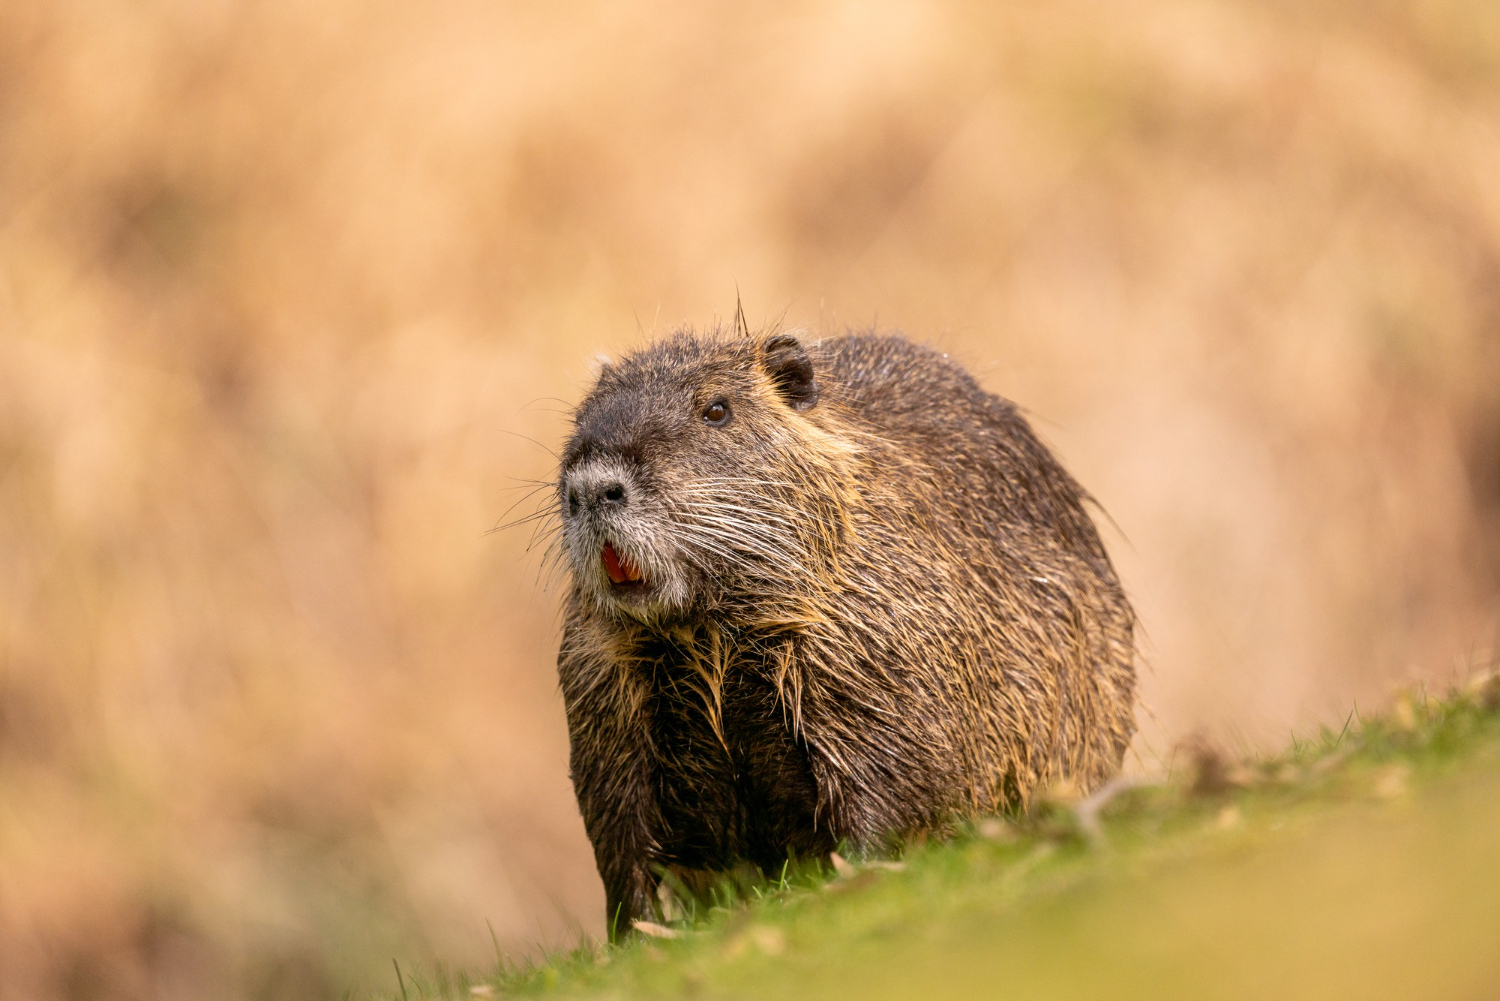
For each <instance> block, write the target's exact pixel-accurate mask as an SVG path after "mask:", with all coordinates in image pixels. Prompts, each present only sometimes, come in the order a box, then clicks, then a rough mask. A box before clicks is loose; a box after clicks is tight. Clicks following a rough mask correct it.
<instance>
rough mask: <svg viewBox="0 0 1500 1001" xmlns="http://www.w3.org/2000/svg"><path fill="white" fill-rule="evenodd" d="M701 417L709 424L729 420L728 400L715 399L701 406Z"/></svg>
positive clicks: (722, 422)
mask: <svg viewBox="0 0 1500 1001" xmlns="http://www.w3.org/2000/svg"><path fill="white" fill-rule="evenodd" d="M703 419H704V420H705V421H707V422H708V423H710V424H724V423H726V422H727V421H728V420H729V401H728V400H715V401H713V402H712V403H710V404H709V405H708V406H706V407H704V408H703Z"/></svg>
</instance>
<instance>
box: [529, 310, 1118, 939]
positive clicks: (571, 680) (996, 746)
mask: <svg viewBox="0 0 1500 1001" xmlns="http://www.w3.org/2000/svg"><path fill="white" fill-rule="evenodd" d="M719 400H722V401H725V402H726V403H727V405H728V407H729V414H730V417H729V419H728V420H727V421H726V422H725V423H724V424H723V425H722V426H713V425H711V424H710V423H708V421H707V417H706V416H705V414H709V415H712V414H717V413H718V412H717V411H712V410H709V411H705V408H706V407H708V406H710V405H711V404H712V403H714V402H715V401H719ZM1085 496H1086V495H1085V494H1084V492H1083V491H1082V490H1081V488H1080V487H1079V486H1078V485H1077V483H1075V482H1074V480H1073V479H1072V478H1071V477H1070V476H1069V475H1068V474H1067V473H1066V472H1065V471H1064V470H1063V469H1062V467H1061V466H1060V465H1059V464H1058V463H1057V461H1056V460H1055V459H1054V458H1053V457H1052V455H1051V454H1050V453H1049V452H1048V451H1047V449H1046V448H1045V447H1044V446H1043V445H1042V444H1041V443H1040V442H1039V441H1038V440H1037V438H1036V436H1035V435H1034V434H1033V433H1032V431H1031V429H1030V427H1029V426H1028V425H1027V423H1026V421H1025V420H1024V419H1023V418H1022V417H1021V415H1020V414H1019V413H1018V412H1017V410H1016V408H1015V406H1014V405H1012V404H1011V403H1008V402H1006V401H1004V400H1001V399H999V398H997V397H995V396H992V395H990V394H988V393H986V392H984V391H983V390H982V389H980V388H979V386H978V385H977V384H976V383H975V382H974V380H973V379H972V378H971V377H970V376H969V375H968V374H967V373H965V372H964V371H963V370H962V369H961V368H960V367H959V366H958V365H957V364H955V363H954V362H952V361H950V360H949V359H948V357H947V356H946V355H941V354H938V353H937V352H934V351H931V350H929V349H926V348H922V347H918V346H916V345H913V344H911V343H910V342H908V341H906V340H904V339H902V338H900V337H893V336H877V335H874V334H858V335H847V336H842V337H836V338H831V339H828V340H825V341H822V342H820V343H817V344H814V345H811V346H808V347H806V348H804V347H803V346H802V345H801V344H800V343H799V342H798V341H797V339H796V338H794V337H791V336H789V335H786V334H774V333H773V334H762V335H756V336H747V335H746V336H727V335H723V334H718V333H715V334H711V335H706V336H705V335H695V334H691V333H680V334H677V335H674V336H672V337H670V338H667V339H666V340H664V341H662V342H660V343H657V344H655V345H653V346H651V347H649V348H647V349H645V350H643V351H641V352H639V353H637V354H635V355H633V356H631V357H629V358H627V359H625V360H624V361H623V362H622V363H620V364H618V365H615V366H610V367H606V369H605V370H604V371H603V373H602V374H601V376H600V378H599V380H598V383H597V385H595V387H594V388H593V390H592V391H591V392H590V393H589V395H588V397H587V398H586V399H585V400H584V402H583V403H582V404H581V405H580V407H579V409H578V411H577V413H576V414H575V431H574V434H573V436H572V438H571V440H570V441H569V444H568V447H567V450H566V452H565V454H564V455H563V461H562V468H561V471H560V475H559V481H558V504H559V513H560V527H561V530H562V535H561V540H562V542H563V546H564V552H565V554H566V556H567V558H568V560H569V561H570V565H571V570H572V589H571V594H570V598H569V601H568V608H567V618H566V627H565V632H564V637H563V641H562V648H561V652H560V653H559V656H558V668H559V673H560V676H561V683H562V690H563V696H564V699H565V701H566V704H567V712H568V724H569V731H570V735H571V740H572V766H573V768H572V772H573V782H574V787H575V790H576V792H577V795H578V802H579V806H580V808H581V810H582V812H583V817H584V822H585V824H586V826H587V829H588V833H589V837H590V838H591V839H592V841H593V844H594V850H595V855H596V859H597V861H598V865H599V871H600V875H601V876H602V877H603V880H604V883H605V888H606V891H607V895H608V908H609V918H610V926H611V931H612V932H613V931H615V930H616V929H617V928H623V927H627V926H628V923H629V920H630V919H634V918H641V917H646V916H648V915H650V914H651V913H652V906H653V905H652V900H653V890H654V888H655V885H656V882H657V878H658V873H660V872H661V871H662V869H663V868H665V867H675V868H678V869H681V870H686V871H716V870H725V869H728V868H730V867H732V866H734V865H735V864H737V863H740V862H743V861H745V860H748V861H750V862H753V863H755V864H756V865H758V866H760V867H761V868H762V869H763V870H768V871H775V870H777V869H779V868H780V866H781V864H782V862H783V861H784V860H785V859H786V858H787V856H788V853H793V854H796V855H801V856H809V855H820V854H826V853H827V852H829V851H830V850H832V849H833V848H834V847H835V846H837V845H838V844H839V843H840V842H849V843H851V844H853V845H854V846H855V847H856V848H863V847H869V846H872V845H876V844H878V843H881V842H882V841H884V840H885V839H887V838H888V837H891V836H893V835H900V834H903V833H909V832H914V831H918V830H928V829H934V828H941V827H943V826H944V825H946V824H948V823H950V822H951V821H952V820H954V819H956V818H961V817H966V816H971V815H975V814H980V813H988V812H996V811H1001V810H1009V809H1021V808H1024V807H1025V805H1026V803H1027V801H1028V799H1029V797H1030V796H1031V795H1032V794H1033V792H1034V791H1035V790H1037V789H1038V788H1041V787H1044V786H1046V785H1048V784H1050V783H1053V782H1056V781H1059V780H1068V781H1070V782H1072V783H1074V784H1075V785H1077V786H1079V787H1081V788H1082V789H1088V788H1090V787H1093V786H1095V785H1097V784H1099V783H1100V782H1101V781H1103V780H1104V779H1105V778H1107V777H1108V776H1109V775H1111V774H1112V773H1114V772H1115V771H1116V770H1117V769H1118V767H1119V764H1120V760H1121V756H1122V755H1123V753H1124V750H1125V747H1126V745H1127V743H1128V742H1129V740H1130V738H1131V735H1132V733H1133V732H1134V722H1133V699H1134V689H1135V671H1134V664H1133V660H1134V646H1133V641H1132V628H1133V622H1134V619H1133V614H1132V612H1131V608H1130V605H1129V604H1128V602H1127V601H1126V599H1125V596H1124V594H1123V593H1122V591H1121V589H1120V585H1119V582H1118V581H1117V579H1116V576H1115V573H1114V570H1113V568H1112V567H1111V565H1110V562H1109V558H1108V556H1107V555H1106V554H1105V551H1104V547H1103V545H1102V544H1101V543H1100V540H1099V537H1098V534H1097V533H1096V531H1095V529H1094V526H1093V524H1092V522H1091V521H1090V519H1089V517H1088V515H1087V514H1086V513H1085V511H1084V509H1083V501H1084V499H1085ZM616 497H617V499H614V500H610V499H607V498H616ZM605 542H608V543H609V544H610V545H612V546H613V547H614V548H615V549H616V550H617V551H618V552H619V553H620V554H621V555H622V557H623V558H625V559H628V560H629V561H631V562H633V563H634V564H636V565H637V566H639V567H640V568H641V571H642V572H643V574H644V576H645V581H646V584H645V585H643V586H641V587H636V588H622V587H621V586H617V585H614V584H611V582H610V579H609V577H608V576H606V575H605V573H604V570H603V568H602V565H601V560H600V552H601V546H602V545H603V544H604V543H605Z"/></svg>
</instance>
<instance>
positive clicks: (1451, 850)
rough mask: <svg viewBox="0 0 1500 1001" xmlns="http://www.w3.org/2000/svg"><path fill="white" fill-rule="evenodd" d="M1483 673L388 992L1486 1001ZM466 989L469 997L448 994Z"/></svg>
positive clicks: (1492, 868) (1497, 968)
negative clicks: (1268, 739)
mask: <svg viewBox="0 0 1500 1001" xmlns="http://www.w3.org/2000/svg"><path fill="white" fill-rule="evenodd" d="M1497 702H1500V680H1497V681H1495V682H1492V683H1491V685H1490V686H1489V687H1488V689H1485V690H1479V691H1477V692H1471V693H1470V694H1466V695H1455V696H1453V697H1451V698H1449V699H1446V700H1442V701H1439V700H1408V701H1403V702H1402V703H1399V704H1398V705H1397V710H1396V712H1394V713H1393V714H1392V715H1390V716H1389V717H1383V718H1381V719H1379V720H1373V721H1369V720H1367V721H1365V722H1363V723H1362V724H1358V723H1356V724H1353V725H1351V726H1350V727H1348V728H1346V730H1345V731H1344V732H1343V733H1324V734H1323V735H1322V736H1321V737H1320V738H1319V739H1317V740H1315V741H1311V742H1305V743H1299V744H1297V745H1294V747H1293V748H1292V749H1290V750H1289V751H1287V752H1286V753H1284V754H1283V755H1281V756H1279V757H1277V758H1274V759H1270V760H1266V761H1259V762H1253V763H1250V764H1247V765H1242V766H1238V767H1235V768H1229V769H1223V768H1219V767H1216V766H1217V764H1218V763H1216V762H1215V761H1213V760H1212V758H1211V757H1208V758H1200V759H1199V761H1198V763H1197V767H1196V768H1195V769H1185V771H1196V772H1197V773H1198V774H1199V778H1198V779H1197V780H1196V781H1195V780H1191V779H1188V778H1183V779H1181V780H1178V781H1175V782H1171V783H1167V784H1164V785H1157V786H1147V787H1141V788H1137V789H1133V790H1129V791H1126V792H1123V793H1121V794H1120V795H1118V796H1116V797H1115V798H1114V799H1112V800H1111V801H1110V802H1109V803H1108V804H1107V805H1106V807H1105V808H1104V810H1103V813H1102V827H1101V829H1102V837H1099V838H1090V837H1086V836H1084V834H1083V832H1082V829H1081V827H1080V822H1079V815H1078V813H1077V812H1076V810H1075V809H1074V808H1073V807H1071V806H1068V805H1066V804H1061V803H1054V804H1050V805H1045V806H1043V807H1041V808H1040V809H1038V810H1037V811H1035V812H1034V813H1033V815H1032V817H1031V818H1029V819H1028V820H1027V821H1025V823H1024V824H1023V825H1022V826H1021V827H1013V826H1010V825H1002V824H999V823H997V822H993V821H992V822H990V823H988V824H986V825H981V829H976V830H974V831H972V832H970V833H969V834H968V835H966V836H964V837H961V838H959V839H956V840H954V841H950V842H947V843H943V844H936V843H932V844H927V845H922V846H914V847H911V848H909V849H908V850H907V852H906V855H905V860H904V868H902V869H900V870H899V871H895V870H891V869H884V868H878V867H872V866H866V867H861V871H860V872H859V873H858V874H856V875H854V876H852V877H850V876H847V875H846V876H843V877H835V878H831V879H830V878H828V877H825V876H823V875H821V874H817V873H808V874H805V875H803V876H801V877H799V878H798V879H795V880H790V881H788V882H786V883H785V884H784V885H780V886H771V887H765V888H762V889H761V890H760V891H758V892H752V894H751V896H752V897H758V899H755V900H754V901H753V902H752V903H751V904H750V905H749V906H732V907H716V908H712V909H707V910H706V911H704V912H702V913H699V914H698V915H697V916H695V917H694V918H693V919H691V920H685V921H682V922H679V923H678V924H677V926H676V927H677V928H679V929H680V930H681V935H680V937H679V938H676V939H673V940H663V939H640V940H638V941H635V942H632V943H631V944H628V945H626V946H623V947H620V948H617V949H610V950H603V949H591V948H584V949H580V950H578V951H577V952H574V953H569V954H566V955H560V956H555V957H552V958H551V959H550V960H548V961H546V962H543V963H539V964H534V965H531V966H528V967H525V968H522V969H509V970H503V971H501V972H499V973H497V974H494V975H491V976H486V977H481V978H475V979H473V980H471V979H470V978H467V977H452V978H449V977H438V978H428V980H427V981H426V982H425V983H424V982H413V981H412V980H411V979H410V978H408V979H407V981H406V982H405V984H404V985H403V986H404V988H405V991H406V993H407V994H408V996H409V997H412V998H415V997H471V996H473V994H471V990H472V991H474V993H479V994H483V993H484V992H486V991H492V992H493V993H495V994H496V995H499V996H505V995H511V994H518V995H546V996H560V997H569V996H578V995H582V996H599V997H619V996H636V995H644V996H652V997H693V996H714V997H732V998H741V997H743V998H781V997H802V998H820V997H827V998H833V997H859V998H883V997H891V998H905V997H1017V998H1036V997H1079V998H1110V997H1152V998H1157V997H1191V998H1272V997H1274V998H1300V997H1306V998H1325V997H1356V996H1357V997H1412V998H1417V997H1421V998H1450V997H1451V998H1480V997H1494V996H1500V707H1497V705H1496V703H1497ZM471 983H473V984H477V985H478V986H477V989H476V988H471V986H470V985H471Z"/></svg>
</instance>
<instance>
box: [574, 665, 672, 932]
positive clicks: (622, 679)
mask: <svg viewBox="0 0 1500 1001" xmlns="http://www.w3.org/2000/svg"><path fill="white" fill-rule="evenodd" d="M576 649H577V646H570V645H569V644H568V643H566V642H565V643H564V645H563V650H564V655H563V656H562V657H561V658H560V659H559V665H558V666H559V668H560V671H559V674H560V677H561V680H562V689H563V701H564V702H565V704H566V706H567V711H568V731H569V737H570V740H571V743H572V755H571V759H572V777H573V791H574V793H575V794H576V795H577V797H578V808H579V811H580V812H581V813H582V814H583V824H584V828H585V830H587V831H588V835H589V840H590V841H591V842H592V843H593V845H594V861H595V863H596V864H597V865H598V867H599V876H600V878H601V879H602V880H603V881H604V892H605V898H606V901H607V904H606V907H607V909H606V911H605V922H606V924H607V925H608V928H609V937H610V940H611V941H614V940H615V939H617V938H618V937H619V936H620V935H622V934H624V933H625V932H628V931H629V930H630V927H631V923H632V922H633V921H635V920H637V919H640V918H650V917H653V916H654V914H655V903H654V901H655V896H654V891H655V889H656V877H655V875H654V874H653V872H652V863H653V862H654V860H655V855H656V852H657V849H658V845H659V843H660V836H661V811H660V808H659V806H658V804H657V802H656V796H655V793H654V791H653V787H652V781H651V776H652V771H651V763H652V757H651V756H652V747H651V738H650V734H649V732H648V731H647V728H646V726H645V722H644V720H643V719H642V717H641V715H640V709H639V707H640V704H641V702H640V699H639V697H638V693H637V692H634V691H632V688H631V686H632V683H633V679H632V677H631V676H630V675H629V673H628V672H625V671H620V670H616V669H614V665H612V664H608V663H600V662H599V661H597V660H595V661H592V662H585V661H584V660H583V659H582V658H578V657H570V656H569V655H568V654H569V653H570V652H571V651H573V650H576Z"/></svg>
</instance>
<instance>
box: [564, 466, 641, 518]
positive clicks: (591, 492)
mask: <svg viewBox="0 0 1500 1001" xmlns="http://www.w3.org/2000/svg"><path fill="white" fill-rule="evenodd" d="M629 500H630V494H629V492H628V491H627V490H626V489H625V484H624V483H622V482H621V481H620V480H619V479H617V478H615V477H613V476H602V477H594V476H590V475H589V474H588V473H587V472H584V473H581V474H579V475H577V476H575V477H574V478H573V481H572V482H571V483H569V484H568V513H569V514H575V515H576V514H577V513H578V512H579V510H580V509H581V508H583V507H588V508H591V509H599V508H622V507H624V506H625V505H626V504H627V503H629Z"/></svg>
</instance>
